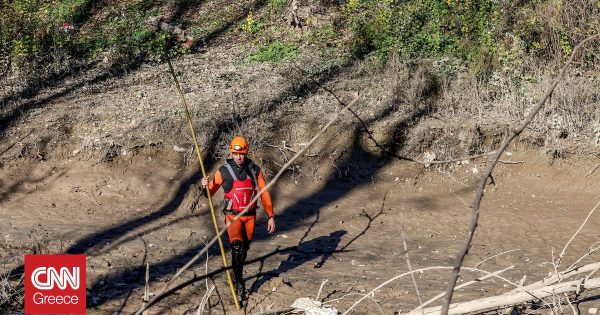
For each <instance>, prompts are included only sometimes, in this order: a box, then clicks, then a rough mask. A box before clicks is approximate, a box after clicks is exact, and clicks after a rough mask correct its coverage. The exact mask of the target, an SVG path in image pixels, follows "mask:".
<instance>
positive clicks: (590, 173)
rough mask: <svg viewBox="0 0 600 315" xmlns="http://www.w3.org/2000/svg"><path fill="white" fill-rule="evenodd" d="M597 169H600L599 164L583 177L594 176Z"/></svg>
mask: <svg viewBox="0 0 600 315" xmlns="http://www.w3.org/2000/svg"><path fill="white" fill-rule="evenodd" d="M598 167H600V163H598V164H596V166H594V167H593V168H592V169H591V170H590V171H589V172H588V173H587V174H585V177H589V176H592V174H594V172H595V171H596V170H597V169H598Z"/></svg>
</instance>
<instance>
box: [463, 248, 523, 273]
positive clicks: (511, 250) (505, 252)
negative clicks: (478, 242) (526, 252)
mask: <svg viewBox="0 0 600 315" xmlns="http://www.w3.org/2000/svg"><path fill="white" fill-rule="evenodd" d="M519 250H520V249H509V250H507V251H504V252H502V253H498V254H496V255H494V256H491V257H488V258H486V259H484V260H482V261H480V262H479V263H477V265H475V266H473V268H477V267H479V266H480V265H481V264H483V263H484V262H486V261H488V260H490V259H492V258H496V257H498V256H500V255H504V254H507V253H510V252H516V251H519Z"/></svg>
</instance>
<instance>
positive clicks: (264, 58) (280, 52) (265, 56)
mask: <svg viewBox="0 0 600 315" xmlns="http://www.w3.org/2000/svg"><path fill="white" fill-rule="evenodd" d="M296 56H298V48H296V47H295V46H293V45H285V44H282V43H280V42H273V43H271V44H269V45H267V46H262V47H260V48H258V50H257V51H256V52H254V53H252V54H251V55H250V57H249V58H248V59H249V61H255V62H273V63H277V62H281V61H284V60H290V59H294V58H296Z"/></svg>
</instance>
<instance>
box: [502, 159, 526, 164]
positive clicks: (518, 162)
mask: <svg viewBox="0 0 600 315" xmlns="http://www.w3.org/2000/svg"><path fill="white" fill-rule="evenodd" d="M498 162H500V163H502V164H523V163H525V161H504V160H498Z"/></svg>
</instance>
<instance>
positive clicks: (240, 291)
mask: <svg viewBox="0 0 600 315" xmlns="http://www.w3.org/2000/svg"><path fill="white" fill-rule="evenodd" d="M242 245H243V244H242V241H234V242H233V243H231V266H232V267H233V278H234V280H235V292H236V294H237V298H238V301H239V302H240V303H241V302H242V301H243V300H244V299H245V298H246V286H245V284H244V279H243V276H244V249H243V246H242Z"/></svg>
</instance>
